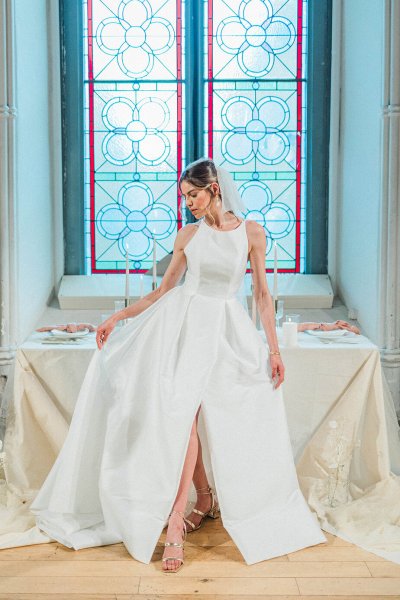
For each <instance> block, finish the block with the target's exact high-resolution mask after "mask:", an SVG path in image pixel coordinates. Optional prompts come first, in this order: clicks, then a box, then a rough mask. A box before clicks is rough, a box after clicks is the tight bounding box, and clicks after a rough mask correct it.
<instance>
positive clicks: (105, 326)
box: [96, 223, 197, 350]
mask: <svg viewBox="0 0 400 600" xmlns="http://www.w3.org/2000/svg"><path fill="white" fill-rule="evenodd" d="M195 230H197V225H194V224H193V223H189V224H188V225H185V227H182V229H180V230H179V231H178V234H177V236H176V238H175V243H174V250H173V254H172V259H171V262H170V263H169V265H168V268H167V270H166V271H165V274H164V277H163V278H162V281H161V284H160V287H158V288H156V289H155V290H152V291H151V292H150V293H149V294H146V296H143V298H140V300H137V301H136V302H134V303H133V304H131V305H130V306H127V307H126V308H123V309H122V310H119V311H118V312H116V313H115V314H113V315H111V317H110V318H109V319H107V320H106V321H104V323H101V324H100V325H99V326H98V328H97V332H96V343H97V347H98V348H99V350H101V348H102V347H103V345H104V344H105V342H106V341H107V339H108V336H109V335H110V333H111V332H112V330H113V329H114V327H115V325H116V323H117V322H118V321H120V320H121V319H128V318H129V317H136V316H137V315H139V314H140V313H141V312H143V311H144V310H146V308H149V306H151V305H152V304H154V302H156V301H157V300H159V299H160V298H161V297H162V296H163V294H165V293H166V292H168V291H169V290H171V289H172V288H173V287H175V285H176V284H177V283H178V282H179V281H180V280H181V278H182V276H183V274H184V272H185V270H186V266H187V265H186V256H185V253H184V251H183V250H184V248H185V246H186V244H187V243H188V242H189V240H190V239H191V237H192V236H193V235H196V231H195Z"/></svg>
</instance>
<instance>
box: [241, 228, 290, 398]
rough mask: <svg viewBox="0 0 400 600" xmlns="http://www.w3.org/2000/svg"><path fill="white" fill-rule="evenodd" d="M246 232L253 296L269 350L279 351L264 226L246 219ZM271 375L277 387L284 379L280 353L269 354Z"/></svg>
mask: <svg viewBox="0 0 400 600" xmlns="http://www.w3.org/2000/svg"><path fill="white" fill-rule="evenodd" d="M247 234H248V239H249V242H250V246H251V247H250V265H251V268H252V278H253V285H254V298H255V301H256V304H257V309H258V311H259V314H260V320H261V323H262V326H263V327H264V331H265V335H266V337H267V341H268V346H269V349H270V352H279V347H278V339H277V336H276V328H275V309H274V303H273V299H272V297H271V294H270V292H269V289H268V284H267V278H266V274H265V255H266V247H267V243H266V239H265V231H264V228H263V227H261V225H260V224H259V223H257V222H256V221H250V220H249V221H248V223H247ZM269 360H270V364H271V376H272V379H273V380H275V383H274V385H275V389H277V388H278V387H279V386H280V385H281V384H282V383H283V380H284V376H285V367H284V365H283V362H282V359H281V357H280V354H270V357H269Z"/></svg>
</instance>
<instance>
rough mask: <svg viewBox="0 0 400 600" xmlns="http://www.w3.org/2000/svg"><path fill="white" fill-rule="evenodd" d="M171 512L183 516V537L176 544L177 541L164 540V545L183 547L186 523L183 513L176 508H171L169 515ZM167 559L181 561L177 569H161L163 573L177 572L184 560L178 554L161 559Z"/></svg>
mask: <svg viewBox="0 0 400 600" xmlns="http://www.w3.org/2000/svg"><path fill="white" fill-rule="evenodd" d="M173 513H176V514H177V515H181V516H182V518H183V529H184V536H183V539H182V544H178V543H177V542H165V543H164V546H176V547H178V548H183V547H184V545H185V540H186V534H187V529H186V523H185V513H183V512H179V511H178V510H173V511H171V512H170V514H169V517H170V516H171V515H172V514H173ZM169 517H168V518H169ZM167 560H179V561H180V562H181V564H180V565H179V567H178V568H177V569H163V573H177V572H178V571H179V569H180V568H181V566H182V565H183V563H184V562H185V561H184V560H183V558H179V557H178V556H165V557H164V558H163V559H162V562H165V561H167Z"/></svg>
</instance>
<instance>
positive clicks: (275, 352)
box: [269, 350, 280, 354]
mask: <svg viewBox="0 0 400 600" xmlns="http://www.w3.org/2000/svg"><path fill="white" fill-rule="evenodd" d="M269 353H270V354H280V352H271V350H270V351H269Z"/></svg>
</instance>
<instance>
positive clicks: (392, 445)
mask: <svg viewBox="0 0 400 600" xmlns="http://www.w3.org/2000/svg"><path fill="white" fill-rule="evenodd" d="M260 335H261V336H262V337H264V339H265V334H264V332H263V331H260ZM43 337H44V334H38V333H35V334H33V335H32V336H31V337H30V338H29V339H28V340H27V341H26V342H25V343H24V344H22V345H21V346H20V348H19V349H18V351H17V355H16V360H15V368H14V377H12V378H10V380H9V382H8V387H7V393H6V396H5V399H6V401H7V399H8V402H9V409H8V422H7V429H6V435H5V440H4V442H5V444H4V445H5V453H6V463H5V480H2V481H1V480H0V494H1V495H0V516H1V520H0V522H1V525H0V548H7V547H12V546H19V545H26V544H34V543H41V542H48V541H49V538H48V537H46V536H45V535H44V534H42V533H41V532H40V531H39V530H38V528H37V527H36V526H35V520H34V517H33V515H32V514H31V513H30V511H29V509H28V506H29V503H30V501H31V500H33V498H34V497H35V495H36V493H37V491H38V489H39V488H40V487H41V484H42V482H43V481H44V479H45V477H46V475H47V473H48V472H49V470H50V468H51V466H52V464H53V463H54V460H55V458H56V456H57V454H58V452H59V450H60V448H61V446H62V444H63V441H64V439H65V436H66V434H67V431H68V427H69V423H70V420H71V417H72V413H73V410H74V406H75V402H76V398H77V395H78V392H79V389H80V385H81V382H82V380H83V377H84V374H85V372H86V368H87V365H88V363H89V361H90V358H91V356H92V353H93V351H94V350H95V348H96V344H95V337H94V334H90V335H89V336H88V337H87V338H86V339H85V340H84V341H83V342H82V343H81V344H79V345H76V346H63V345H52V346H50V345H44V344H41V342H40V340H41V339H43ZM280 338H281V333H280V330H278V339H279V341H280V348H281V353H282V359H283V362H284V364H285V368H286V374H285V381H284V383H283V387H282V390H283V396H284V400H285V406H286V413H287V418H288V425H289V431H290V437H291V441H292V448H293V454H294V457H295V462H296V468H297V473H298V478H299V483H300V486H301V489H302V491H303V493H304V495H305V497H306V499H307V501H308V503H309V505H310V506H311V508H312V509H313V510H314V511H315V512H316V513H317V515H318V517H319V520H320V525H321V527H322V528H323V529H324V530H325V531H328V532H330V533H333V534H334V535H338V536H339V537H342V538H343V539H346V540H348V541H350V542H353V543H355V544H357V545H358V546H360V547H362V548H364V549H366V550H369V551H371V552H374V553H375V554H378V555H379V556H383V557H384V558H387V559H388V560H392V561H393V562H396V563H398V564H400V502H399V499H400V477H399V475H400V440H399V427H398V424H397V418H396V413H395V409H394V405H393V402H392V399H391V397H390V392H389V390H388V387H387V384H386V382H385V380H384V378H383V373H382V370H381V365H380V357H379V350H378V348H377V347H376V346H375V345H374V344H372V343H371V342H370V341H369V340H368V339H367V338H365V337H364V336H357V340H358V343H357V345H356V344H349V343H347V344H346V343H344V342H343V343H340V342H335V343H334V344H329V345H325V344H324V343H323V342H321V341H319V340H318V339H316V338H314V337H312V336H310V335H309V334H307V333H300V334H299V346H298V347H296V348H285V347H283V346H282V343H281V339H280ZM150 368H151V367H150ZM199 434H200V437H201V439H202V446H203V453H204V462H205V467H206V471H207V472H208V473H210V460H209V454H208V447H207V440H206V436H205V429H204V424H203V421H202V417H201V412H200V418H199ZM284 476H285V475H284V473H283V474H282V477H284ZM210 479H211V481H210V484H211V485H213V483H214V482H213V480H212V474H211V477H210ZM194 497H195V496H194V487H193V486H192V490H191V494H190V496H189V499H190V500H191V499H193V500H194Z"/></svg>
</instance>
